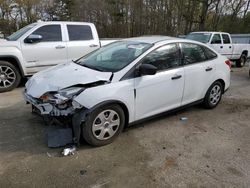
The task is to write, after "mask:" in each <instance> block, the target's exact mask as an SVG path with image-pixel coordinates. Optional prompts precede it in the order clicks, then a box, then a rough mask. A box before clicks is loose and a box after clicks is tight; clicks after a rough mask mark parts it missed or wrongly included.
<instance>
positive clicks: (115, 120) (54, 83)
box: [24, 36, 231, 146]
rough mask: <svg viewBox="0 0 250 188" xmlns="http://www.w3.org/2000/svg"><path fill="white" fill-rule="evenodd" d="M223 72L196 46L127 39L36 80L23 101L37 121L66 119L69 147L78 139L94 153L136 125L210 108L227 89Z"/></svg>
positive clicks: (226, 66)
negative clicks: (69, 130)
mask: <svg viewBox="0 0 250 188" xmlns="http://www.w3.org/2000/svg"><path fill="white" fill-rule="evenodd" d="M230 68H231V62H230V61H229V60H227V59H226V58H225V57H224V56H221V55H220V54H218V53H217V52H215V51H214V50H213V49H211V48H209V47H208V46H206V45H205V44H202V43H199V42H195V41H190V40H185V39H177V38H171V37H164V36H152V37H138V38H129V39H124V40H121V41H117V42H115V43H112V44H110V45H107V46H105V47H103V48H101V49H98V50H96V51H94V52H92V53H90V54H88V55H86V56H84V57H82V58H80V59H79V60H77V61H75V62H69V63H65V64H61V65H58V66H56V67H54V68H51V69H49V70H46V71H42V72H40V73H37V74H35V75H34V76H33V77H32V78H31V79H30V80H29V81H28V82H27V84H26V89H25V92H24V96H25V99H26V101H28V102H29V103H31V104H32V105H33V106H34V107H35V108H36V109H38V110H39V112H40V113H41V114H42V115H47V116H50V117H53V118H57V119H58V120H60V118H61V117H64V119H65V117H68V118H69V119H70V120H72V128H73V133H74V142H75V143H77V142H78V141H79V139H80V135H81V132H82V135H83V137H84V139H85V140H86V141H87V142H88V143H89V144H91V145H94V146H101V145H106V144H109V143H111V142H112V141H113V140H114V139H115V138H116V137H117V136H118V135H119V134H120V132H121V131H122V130H123V128H124V127H125V126H127V125H131V124H132V123H133V124H134V123H136V122H138V121H139V120H145V119H147V118H150V117H153V116H155V115H158V114H161V113H163V112H167V111H170V110H173V109H178V108H182V107H186V106H189V105H190V104H197V103H203V104H204V106H205V107H206V108H210V109H211V108H214V107H216V106H217V104H218V103H219V102H220V100H221V97H222V94H223V93H224V92H225V91H226V90H227V89H228V87H229V85H230ZM64 119H63V120H64Z"/></svg>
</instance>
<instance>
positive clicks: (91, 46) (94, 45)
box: [89, 44, 98, 48]
mask: <svg viewBox="0 0 250 188" xmlns="http://www.w3.org/2000/svg"><path fill="white" fill-rule="evenodd" d="M89 47H90V48H94V47H98V45H97V44H91V45H89Z"/></svg>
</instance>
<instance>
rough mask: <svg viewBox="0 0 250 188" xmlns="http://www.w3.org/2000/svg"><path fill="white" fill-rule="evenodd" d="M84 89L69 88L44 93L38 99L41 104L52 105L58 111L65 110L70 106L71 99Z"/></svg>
mask: <svg viewBox="0 0 250 188" xmlns="http://www.w3.org/2000/svg"><path fill="white" fill-rule="evenodd" d="M82 91H84V88H79V87H71V88H66V89H62V90H59V91H58V92H49V93H45V94H44V95H42V96H41V97H40V100H42V101H43V102H49V103H54V104H56V106H57V107H58V108H59V109H65V108H67V107H68V106H69V105H71V102H72V99H73V98H74V97H75V96H77V95H79V94H80V93H81V92H82Z"/></svg>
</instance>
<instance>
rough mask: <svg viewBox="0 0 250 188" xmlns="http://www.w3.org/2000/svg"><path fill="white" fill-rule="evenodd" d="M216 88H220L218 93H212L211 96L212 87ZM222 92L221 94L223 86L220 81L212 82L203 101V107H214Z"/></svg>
mask: <svg viewBox="0 0 250 188" xmlns="http://www.w3.org/2000/svg"><path fill="white" fill-rule="evenodd" d="M216 88H219V89H220V94H218V95H215V94H214V96H211V95H213V92H214V89H215V90H216ZM222 94H223V86H222V84H221V82H219V81H216V82H214V83H213V84H212V85H211V86H210V87H209V88H208V90H207V93H206V95H205V98H204V101H203V105H204V107H205V108H207V109H212V108H215V107H216V106H217V105H218V104H219V102H220V100H221V97H222ZM213 99H216V100H213Z"/></svg>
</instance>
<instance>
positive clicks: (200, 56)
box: [180, 43, 217, 105]
mask: <svg viewBox="0 0 250 188" xmlns="http://www.w3.org/2000/svg"><path fill="white" fill-rule="evenodd" d="M180 46H181V51H182V55H183V66H184V74H185V87H184V94H183V99H182V103H181V105H186V104H189V103H192V102H196V101H198V100H200V99H203V98H204V96H205V93H206V91H207V89H208V88H209V86H210V85H211V84H212V82H213V78H214V72H215V68H216V67H215V62H216V57H217V55H216V54H215V53H214V52H213V51H212V50H210V49H208V48H207V47H205V46H201V45H199V44H193V43H181V44H180Z"/></svg>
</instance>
